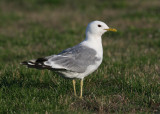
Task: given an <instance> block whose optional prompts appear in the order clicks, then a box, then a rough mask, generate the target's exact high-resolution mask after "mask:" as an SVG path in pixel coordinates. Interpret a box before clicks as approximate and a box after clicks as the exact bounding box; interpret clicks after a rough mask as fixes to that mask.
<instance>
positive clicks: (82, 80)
mask: <svg viewBox="0 0 160 114" xmlns="http://www.w3.org/2000/svg"><path fill="white" fill-rule="evenodd" d="M82 92H83V79H82V80H81V94H80V98H82Z"/></svg>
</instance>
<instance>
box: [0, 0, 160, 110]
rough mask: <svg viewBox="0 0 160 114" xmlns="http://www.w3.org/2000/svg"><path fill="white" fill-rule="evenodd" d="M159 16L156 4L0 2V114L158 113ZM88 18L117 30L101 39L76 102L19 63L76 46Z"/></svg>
mask: <svg viewBox="0 0 160 114" xmlns="http://www.w3.org/2000/svg"><path fill="white" fill-rule="evenodd" d="M159 11H160V1H159V0H154V1H149V0H141V1H138V0H134V1H132V2H131V1H129V0H128V1H126V0H122V1H120V0H119V1H118V0H117V1H110V0H105V1H98V0H97V1H96V0H93V1H92V2H89V1H86V0H82V1H76V0H75V1H71V0H66V1H64V0H14V1H13V0H1V1H0V62H1V64H0V113H53V112H59V113H63V112H64V113H71V112H72V113H82V112H83V113H84V112H85V113H154V112H157V113H158V112H160V28H159V27H160V21H159V19H160V13H159ZM93 20H101V21H104V22H106V23H107V24H108V25H109V26H110V27H114V28H117V30H118V32H117V33H106V34H105V35H104V36H103V47H104V60H103V63H102V65H101V66H100V68H99V69H98V70H97V71H96V72H94V73H93V74H91V75H90V76H88V77H86V78H85V81H84V98H83V99H79V98H76V97H74V95H73V89H72V81H71V80H65V79H63V78H61V77H60V76H58V75H56V74H54V73H53V72H51V71H47V70H44V71H40V70H35V69H27V68H25V67H24V66H21V65H19V63H20V62H21V61H23V60H28V59H33V58H37V57H43V56H44V55H45V56H48V55H51V54H54V53H55V54H57V53H58V52H59V51H60V50H63V49H65V48H68V47H71V46H74V45H75V44H78V43H79V42H80V41H82V40H83V39H84V37H85V27H86V26H87V24H88V23H89V22H90V21H93ZM77 82H78V83H77V92H79V90H80V87H79V80H77Z"/></svg>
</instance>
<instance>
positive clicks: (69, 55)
mask: <svg viewBox="0 0 160 114" xmlns="http://www.w3.org/2000/svg"><path fill="white" fill-rule="evenodd" d="M46 59H48V60H47V61H46V62H45V63H44V64H45V65H47V66H50V67H51V68H53V69H65V70H69V71H73V72H78V73H82V72H85V70H86V69H87V67H88V66H89V65H92V64H95V62H96V61H98V60H99V59H98V58H97V57H96V51H95V50H93V49H91V48H89V47H86V46H82V45H77V46H75V47H72V48H68V49H66V50H64V51H62V52H61V53H59V54H58V55H53V56H49V57H46Z"/></svg>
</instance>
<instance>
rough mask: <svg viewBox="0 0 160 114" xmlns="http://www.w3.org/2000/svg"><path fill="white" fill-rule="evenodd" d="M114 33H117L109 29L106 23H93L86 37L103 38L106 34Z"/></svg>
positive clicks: (89, 26) (90, 24) (88, 28)
mask: <svg viewBox="0 0 160 114" xmlns="http://www.w3.org/2000/svg"><path fill="white" fill-rule="evenodd" d="M107 31H113V32H117V30H116V29H113V28H109V27H108V26H107V25H106V24H105V23H104V22H102V21H92V22H90V23H89V24H88V26H87V29H86V36H87V37H88V36H97V37H101V36H102V35H103V34H104V33H105V32H107Z"/></svg>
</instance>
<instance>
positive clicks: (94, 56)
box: [21, 21, 117, 98]
mask: <svg viewBox="0 0 160 114" xmlns="http://www.w3.org/2000/svg"><path fill="white" fill-rule="evenodd" d="M106 31H113V32H116V31H117V30H116V29H112V28H109V27H108V26H107V25H106V24H105V23H104V22H101V21H92V22H91V23H89V24H88V26H87V29H86V38H85V40H84V41H82V42H81V43H80V44H78V45H76V46H74V47H72V48H68V49H66V50H64V51H62V52H61V53H59V54H57V55H51V56H47V57H44V58H38V59H34V60H29V61H24V62H22V63H21V64H23V65H27V66H28V67H29V68H37V69H49V70H51V71H54V72H57V73H58V74H60V75H61V76H63V77H65V78H70V79H73V89H74V95H75V96H76V88H75V83H76V81H75V79H77V78H78V79H81V93H80V98H82V90H83V79H84V77H86V76H88V75H89V74H91V73H92V72H94V71H95V70H96V69H97V68H98V67H99V66H100V64H101V63H102V59H103V47H102V38H101V36H102V35H103V34H104V33H105V32H106Z"/></svg>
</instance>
